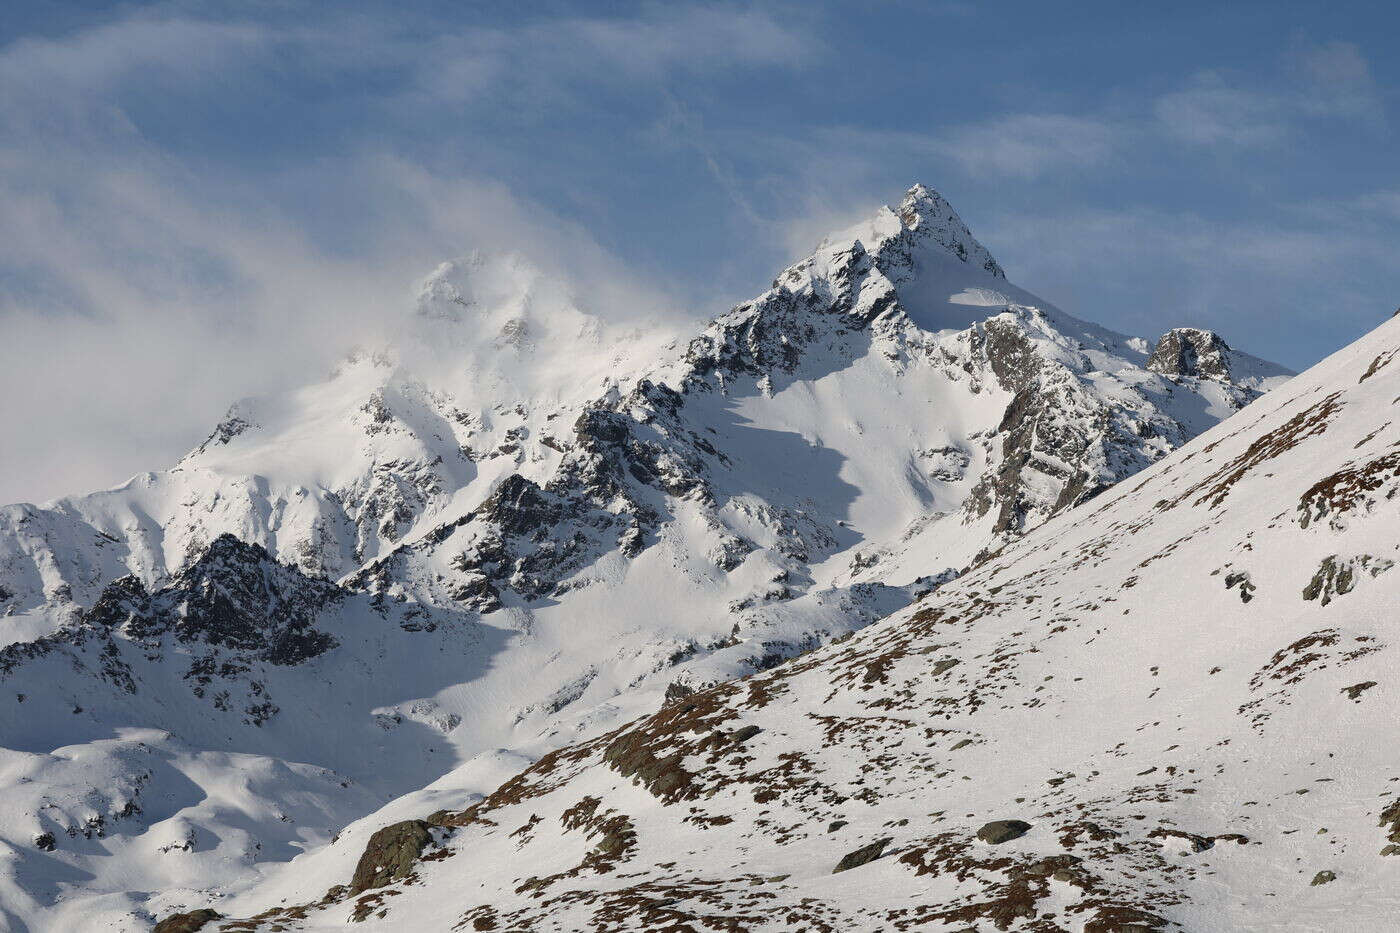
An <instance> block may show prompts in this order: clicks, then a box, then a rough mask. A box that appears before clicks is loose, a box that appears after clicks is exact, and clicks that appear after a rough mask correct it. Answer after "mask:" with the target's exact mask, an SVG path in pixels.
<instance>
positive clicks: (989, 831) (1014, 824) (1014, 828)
mask: <svg viewBox="0 0 1400 933" xmlns="http://www.w3.org/2000/svg"><path fill="white" fill-rule="evenodd" d="M1030 829H1031V824H1030V823H1027V822H1024V821H1023V820H992V821H991V822H990V823H987V824H986V825H984V826H983V827H982V828H981V829H979V830H977V838H978V839H981V840H982V841H983V842H989V843H991V844H992V845H996V844H997V843H1001V842H1010V841H1011V840H1012V839H1019V838H1021V837H1022V836H1024V835H1025V834H1026V833H1028V832H1030Z"/></svg>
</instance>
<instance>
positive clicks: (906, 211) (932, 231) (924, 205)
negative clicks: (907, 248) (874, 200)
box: [897, 184, 1006, 279]
mask: <svg viewBox="0 0 1400 933" xmlns="http://www.w3.org/2000/svg"><path fill="white" fill-rule="evenodd" d="M897 213H898V214H899V220H900V223H901V224H903V225H904V228H905V229H906V230H908V231H910V232H911V233H913V234H914V235H915V236H916V237H917V238H920V239H928V240H931V241H932V242H934V243H937V244H938V245H939V246H941V247H943V248H944V249H946V250H948V251H949V252H951V253H953V254H954V255H955V256H957V257H958V258H959V259H961V260H962V261H963V262H966V263H969V264H972V265H975V266H980V267H981V268H983V269H985V270H986V271H988V272H990V273H991V274H992V275H994V276H995V277H997V278H999V279H1004V278H1006V273H1005V272H1004V271H1002V268H1001V264H1000V263H998V262H997V261H996V260H995V259H993V258H992V254H991V253H989V252H988V251H987V248H986V247H985V246H983V245H982V244H981V243H979V242H978V241H977V238H976V237H974V236H973V235H972V231H971V230H969V229H968V227H967V224H965V223H963V220H962V218H961V217H959V216H958V212H957V211H955V210H953V206H952V205H951V204H949V203H948V201H947V200H946V199H945V198H944V197H943V196H942V195H941V194H939V193H938V192H937V191H935V190H933V189H932V188H929V187H927V186H925V185H922V184H915V185H914V186H913V187H912V188H910V189H909V190H908V191H907V192H905V194H904V200H902V201H900V202H899V210H898V212H897Z"/></svg>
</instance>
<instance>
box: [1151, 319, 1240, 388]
mask: <svg viewBox="0 0 1400 933" xmlns="http://www.w3.org/2000/svg"><path fill="white" fill-rule="evenodd" d="M1229 350H1230V346H1229V344H1227V343H1226V342H1225V341H1223V340H1221V339H1220V335H1219V334H1216V333H1214V332H1212V331H1208V330H1197V329H1195V328H1194V327H1178V328H1176V329H1174V330H1169V331H1167V332H1166V333H1165V334H1163V335H1162V337H1161V339H1160V340H1158V341H1157V346H1156V347H1154V348H1153V350H1152V355H1151V356H1149V357H1148V358H1147V368H1148V369H1149V370H1151V371H1152V372H1154V373H1161V374H1162V375H1164V376H1199V377H1201V378H1205V379H1229V378H1230V363H1229V359H1228V357H1227V356H1226V354H1227V353H1228V352H1229Z"/></svg>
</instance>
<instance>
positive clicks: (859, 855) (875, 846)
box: [831, 836, 892, 875]
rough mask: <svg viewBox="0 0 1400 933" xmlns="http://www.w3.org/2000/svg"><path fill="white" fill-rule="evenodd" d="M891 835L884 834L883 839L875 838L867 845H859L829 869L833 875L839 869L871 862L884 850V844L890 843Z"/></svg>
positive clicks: (856, 866) (843, 869) (857, 866)
mask: <svg viewBox="0 0 1400 933" xmlns="http://www.w3.org/2000/svg"><path fill="white" fill-rule="evenodd" d="M891 838H892V837H889V836H886V837H885V838H884V839H876V840H875V841H874V842H872V843H870V845H868V846H861V847H860V848H859V849H856V850H855V851H854V852H849V853H847V854H846V857H845V858H843V859H841V861H839V862H837V863H836V867H835V868H833V869H832V870H831V873H832V874H833V875H834V874H836V873H837V872H839V871H846V870H847V869H851V868H859V867H860V866H862V865H864V864H865V863H866V862H873V861H875V860H876V859H877V858H879V857H880V854H881V853H882V852H884V851H885V846H887V845H889V844H890V839H891Z"/></svg>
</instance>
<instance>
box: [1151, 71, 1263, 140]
mask: <svg viewBox="0 0 1400 933" xmlns="http://www.w3.org/2000/svg"><path fill="white" fill-rule="evenodd" d="M1154 111H1155V115H1156V118H1157V121H1158V122H1159V124H1160V125H1161V128H1162V130H1163V131H1164V132H1165V134H1166V135H1167V136H1168V137H1169V138H1171V139H1175V140H1177V141H1180V142H1185V143H1190V144H1192V145H1198V146H1218V145H1222V144H1226V145H1231V146H1272V145H1276V144H1277V143H1279V142H1282V141H1283V140H1284V139H1285V138H1286V137H1287V136H1288V133H1289V129H1290V125H1289V121H1288V117H1289V112H1288V108H1287V107H1286V106H1285V105H1284V102H1283V101H1282V100H1280V99H1279V98H1277V97H1275V96H1273V95H1268V94H1260V93H1256V92H1252V91H1245V90H1241V89H1239V88H1235V87H1231V86H1229V85H1228V84H1227V83H1226V82H1225V79H1224V78H1222V77H1221V76H1220V75H1219V74H1217V73H1215V72H1205V73H1202V74H1199V75H1197V76H1196V77H1195V78H1194V79H1193V81H1192V82H1191V85H1190V86H1189V87H1187V88H1184V89H1182V90H1179V91H1173V92H1171V93H1168V94H1163V95H1162V96H1161V97H1159V98H1157V101H1156V104H1155V107H1154Z"/></svg>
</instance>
